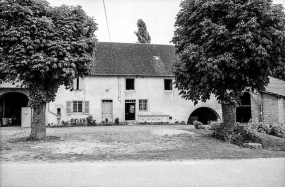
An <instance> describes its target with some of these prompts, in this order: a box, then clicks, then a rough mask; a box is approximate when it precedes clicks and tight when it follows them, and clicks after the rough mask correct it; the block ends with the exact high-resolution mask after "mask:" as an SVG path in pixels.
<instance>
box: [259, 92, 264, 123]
mask: <svg viewBox="0 0 285 187" xmlns="http://www.w3.org/2000/svg"><path fill="white" fill-rule="evenodd" d="M260 97H261V104H260V117H261V122H262V123H264V119H263V99H262V95H260Z"/></svg>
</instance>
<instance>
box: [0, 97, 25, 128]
mask: <svg viewBox="0 0 285 187" xmlns="http://www.w3.org/2000/svg"><path fill="white" fill-rule="evenodd" d="M28 101H29V99H28V97H27V96H26V95H25V94H23V93H18V92H9V93H6V94H4V95H2V96H1V97H0V121H1V122H0V125H1V126H2V125H3V126H6V125H9V126H10V125H15V126H21V124H22V120H21V118H22V107H27V106H28Z"/></svg>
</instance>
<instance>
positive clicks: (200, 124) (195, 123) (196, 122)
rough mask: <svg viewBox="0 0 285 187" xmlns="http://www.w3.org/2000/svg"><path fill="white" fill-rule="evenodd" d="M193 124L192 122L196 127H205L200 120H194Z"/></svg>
mask: <svg viewBox="0 0 285 187" xmlns="http://www.w3.org/2000/svg"><path fill="white" fill-rule="evenodd" d="M193 124H194V126H195V128H196V129H205V127H204V125H203V123H201V122H200V121H197V120H194V121H193Z"/></svg>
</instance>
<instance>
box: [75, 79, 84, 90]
mask: <svg viewBox="0 0 285 187" xmlns="http://www.w3.org/2000/svg"><path fill="white" fill-rule="evenodd" d="M82 89H83V79H82V78H81V77H77V78H76V79H74V81H73V90H82Z"/></svg>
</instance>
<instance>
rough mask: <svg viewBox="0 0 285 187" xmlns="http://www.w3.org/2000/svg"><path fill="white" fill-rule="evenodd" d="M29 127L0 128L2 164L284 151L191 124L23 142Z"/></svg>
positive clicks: (77, 131)
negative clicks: (235, 141)
mask: <svg viewBox="0 0 285 187" xmlns="http://www.w3.org/2000/svg"><path fill="white" fill-rule="evenodd" d="M29 133H30V129H25V128H20V127H2V128H0V135H1V148H0V151H1V152H0V153H1V154H0V160H1V161H4V162H7V161H8V162H14V161H16V162H19V161H21V162H31V161H32V162H72V161H107V160H108V161H110V160H189V159H216V158H219V159H223V158H261V157H285V152H273V151H268V150H251V149H247V148H242V147H238V146H236V145H232V144H228V143H225V142H222V141H220V140H216V139H213V138H212V137H211V131H208V130H196V129H194V128H193V126H189V125H135V126H94V127H69V128H47V139H46V140H44V141H26V138H27V137H28V136H29Z"/></svg>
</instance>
